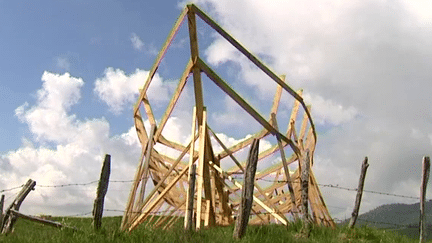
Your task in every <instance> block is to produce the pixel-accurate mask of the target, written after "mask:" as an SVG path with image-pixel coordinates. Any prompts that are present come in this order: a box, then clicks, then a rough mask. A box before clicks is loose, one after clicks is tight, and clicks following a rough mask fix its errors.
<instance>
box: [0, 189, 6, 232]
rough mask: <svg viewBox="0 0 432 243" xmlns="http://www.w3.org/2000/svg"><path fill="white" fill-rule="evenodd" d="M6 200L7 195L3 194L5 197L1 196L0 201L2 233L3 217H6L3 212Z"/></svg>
mask: <svg viewBox="0 0 432 243" xmlns="http://www.w3.org/2000/svg"><path fill="white" fill-rule="evenodd" d="M4 200H5V195H4V194H3V195H1V200H0V232H1V226H2V222H3V217H4V212H3V207H4Z"/></svg>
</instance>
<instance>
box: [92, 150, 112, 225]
mask: <svg viewBox="0 0 432 243" xmlns="http://www.w3.org/2000/svg"><path fill="white" fill-rule="evenodd" d="M110 167H111V155H109V154H106V155H105V159H104V162H103V165H102V171H101V176H100V179H99V184H98V188H97V193H96V194H97V195H96V199H95V201H94V204H93V212H92V213H93V226H94V228H95V229H96V230H98V229H100V228H101V226H102V214H103V207H104V200H105V195H106V193H107V191H108V183H109V177H110V172H111V169H110Z"/></svg>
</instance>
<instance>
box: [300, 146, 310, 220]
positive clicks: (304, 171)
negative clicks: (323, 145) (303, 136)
mask: <svg viewBox="0 0 432 243" xmlns="http://www.w3.org/2000/svg"><path fill="white" fill-rule="evenodd" d="M304 153H305V154H304V157H303V161H302V166H301V201H302V211H303V212H302V213H303V215H302V220H303V223H304V224H307V223H308V221H309V212H308V202H309V169H310V152H309V149H307V150H306V151H305V152H304Z"/></svg>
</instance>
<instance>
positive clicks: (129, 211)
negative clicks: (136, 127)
mask: <svg viewBox="0 0 432 243" xmlns="http://www.w3.org/2000/svg"><path fill="white" fill-rule="evenodd" d="M144 155H145V147H144V146H143V148H142V149H141V156H140V161H139V162H138V166H137V170H136V171H135V177H134V182H133V185H132V188H131V190H130V192H129V198H128V202H127V204H126V209H125V212H124V214H123V218H122V222H121V224H120V229H121V230H126V228H127V227H128V224H129V223H130V222H131V221H130V220H131V219H132V217H134V215H135V214H136V212H133V206H134V202H135V196H136V193H137V189H138V186H139V183H140V181H141V180H140V178H141V174H142V167H143V166H142V163H143V161H144Z"/></svg>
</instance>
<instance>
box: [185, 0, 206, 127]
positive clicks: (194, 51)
mask: <svg viewBox="0 0 432 243" xmlns="http://www.w3.org/2000/svg"><path fill="white" fill-rule="evenodd" d="M186 9H188V13H187V17H188V27H189V41H190V42H189V44H190V50H191V59H192V63H193V67H192V72H193V78H194V94H195V106H196V108H197V120H198V124H201V123H202V119H203V118H202V112H203V108H204V99H203V92H202V83H201V70H200V68H199V66H197V65H196V64H197V61H198V59H199V50H198V36H197V29H196V28H197V27H196V19H195V14H194V13H193V11H192V10H191V6H190V5H188V6H187V7H186Z"/></svg>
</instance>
